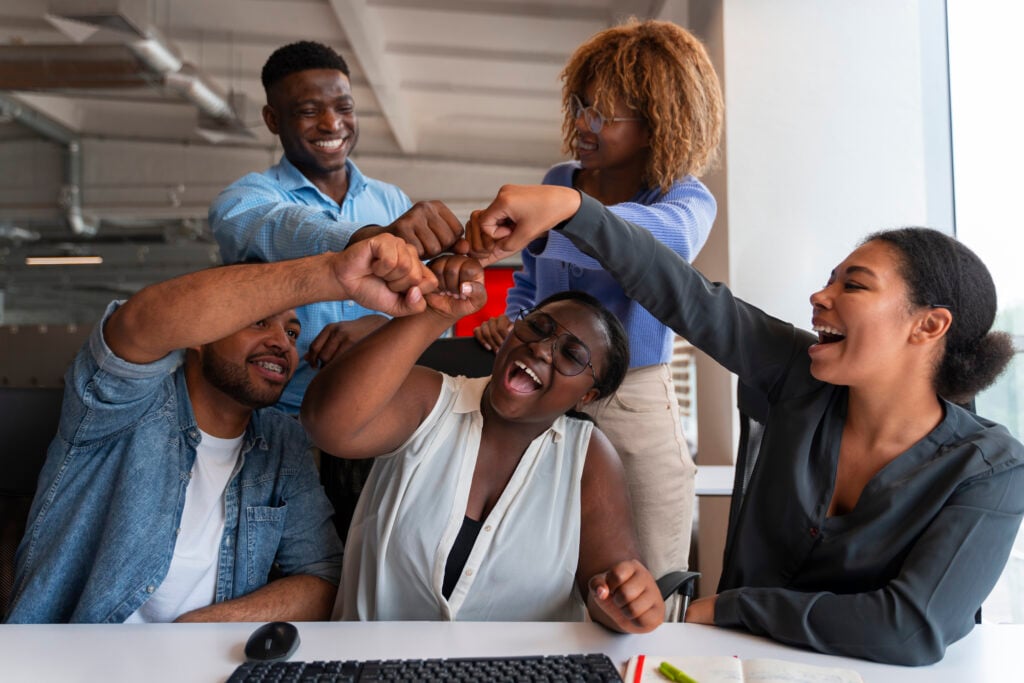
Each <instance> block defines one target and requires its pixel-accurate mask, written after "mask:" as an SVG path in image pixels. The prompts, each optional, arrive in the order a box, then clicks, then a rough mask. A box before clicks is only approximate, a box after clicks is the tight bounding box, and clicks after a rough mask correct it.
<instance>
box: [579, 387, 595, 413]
mask: <svg viewBox="0 0 1024 683" xmlns="http://www.w3.org/2000/svg"><path fill="white" fill-rule="evenodd" d="M599 393H601V392H599V391H598V390H597V387H591V388H590V389H588V390H587V393H585V394H583V396H581V397H580V400H578V401H576V410H583V406H585V405H587V404H588V403H591V402H592V401H593V400H594V399H596V398H597V395H598V394H599Z"/></svg>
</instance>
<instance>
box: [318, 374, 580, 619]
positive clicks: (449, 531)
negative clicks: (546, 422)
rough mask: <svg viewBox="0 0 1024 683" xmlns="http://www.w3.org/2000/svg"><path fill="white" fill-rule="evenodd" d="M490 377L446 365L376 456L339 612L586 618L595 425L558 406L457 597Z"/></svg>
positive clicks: (472, 558)
mask: <svg viewBox="0 0 1024 683" xmlns="http://www.w3.org/2000/svg"><path fill="white" fill-rule="evenodd" d="M488 381H490V378H489V377H481V378H473V379H467V378H465V377H449V376H447V375H446V376H445V377H444V382H443V385H442V388H441V393H440V395H439V396H438V399H437V403H436V404H435V405H434V408H433V409H432V410H431V412H430V414H429V415H428V416H427V418H426V419H425V420H424V421H423V423H422V424H421V425H420V426H419V427H418V428H417V429H416V431H415V432H414V433H413V435H412V436H411V437H409V439H408V441H406V442H405V444H403V445H402V446H401V447H399V448H398V449H397V450H396V451H394V452H393V453H389V454H387V455H383V456H380V457H378V458H377V459H376V462H375V463H374V466H373V469H372V470H371V472H370V476H369V478H368V480H367V482H366V486H365V487H364V488H363V492H362V495H361V496H360V498H359V503H358V505H357V506H356V510H355V514H354V518H353V521H352V525H351V527H350V528H349V533H348V542H347V543H346V547H345V560H344V568H343V570H342V580H341V585H342V588H341V589H340V590H339V592H338V600H337V603H336V604H335V607H334V618H336V619H337V618H341V619H345V620H371V621H372V620H447V621H454V620H456V619H458V620H460V621H582V620H584V619H585V618H586V608H585V605H584V603H583V601H582V599H581V598H580V596H579V592H578V591H577V589H576V581H575V577H576V566H577V564H578V561H579V545H580V482H581V479H582V476H583V464H584V461H585V460H586V453H587V446H588V444H589V443H590V433H591V430H592V429H593V425H592V424H591V423H590V422H587V421H584V420H577V419H573V418H568V417H565V416H562V417H559V418H558V419H557V420H555V423H554V424H553V425H552V426H551V427H550V428H549V429H548V430H547V431H545V432H544V433H543V434H541V435H540V436H538V437H537V438H536V439H534V440H533V442H532V443H531V444H530V446H529V447H528V448H527V449H526V452H525V453H524V454H523V457H522V460H520V462H519V465H518V466H517V467H516V470H515V472H514V473H513V475H512V478H511V480H510V481H509V483H508V486H507V487H506V488H505V490H504V491H503V492H502V494H501V496H500V498H499V499H498V502H497V503H496V504H495V506H494V509H492V510H491V512H490V514H488V515H487V518H486V519H484V520H483V525H482V527H481V529H480V534H479V535H478V536H477V539H476V542H475V543H474V545H473V549H472V551H471V552H470V554H469V558H468V559H467V560H466V565H465V567H463V569H462V574H461V575H460V576H459V580H458V582H457V583H456V584H455V588H454V590H453V591H452V594H451V598H450V599H445V598H444V596H443V595H442V593H441V585H442V583H443V581H444V571H445V564H446V563H447V561H448V554H449V553H450V552H451V549H452V545H453V544H454V543H455V538H456V536H458V533H459V529H460V528H461V527H462V522H463V518H464V517H465V514H466V505H467V503H468V500H469V487H470V484H471V482H472V480H473V470H474V467H475V465H476V459H477V452H478V450H479V447H480V434H481V429H482V427H483V416H482V414H481V412H480V399H481V396H482V395H483V392H484V389H485V387H486V386H487V383H488Z"/></svg>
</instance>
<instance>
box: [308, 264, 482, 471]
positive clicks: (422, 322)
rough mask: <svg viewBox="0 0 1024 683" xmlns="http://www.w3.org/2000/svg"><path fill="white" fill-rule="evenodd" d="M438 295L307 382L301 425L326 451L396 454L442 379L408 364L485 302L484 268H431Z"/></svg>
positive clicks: (349, 454) (426, 410) (428, 407)
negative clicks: (418, 310)
mask: <svg viewBox="0 0 1024 683" xmlns="http://www.w3.org/2000/svg"><path fill="white" fill-rule="evenodd" d="M430 267H431V269H432V270H433V272H434V273H435V275H436V277H437V279H438V287H439V292H435V293H433V294H430V295H428V296H427V303H428V306H427V308H426V310H425V311H423V312H422V313H419V314H417V315H413V316H409V317H407V318H398V319H395V320H391V321H389V322H388V323H386V324H385V325H384V326H382V327H380V328H379V329H377V330H376V331H375V332H373V333H372V334H370V335H369V336H367V337H365V338H364V339H363V340H361V341H360V342H358V343H357V344H356V345H355V346H353V347H352V348H351V349H349V350H348V351H346V352H345V353H343V354H341V355H340V356H338V357H336V358H334V359H333V360H331V361H330V362H329V363H328V364H327V365H326V366H325V367H324V368H323V369H322V370H321V371H320V372H319V373H318V374H317V376H316V377H315V378H314V379H313V381H312V382H310V384H309V387H308V388H307V389H306V395H305V398H304V399H303V401H302V412H301V417H302V424H303V426H304V427H306V429H307V431H308V432H309V434H310V436H311V437H312V439H313V441H314V442H315V443H316V444H317V445H318V446H319V447H320V448H322V449H324V450H325V451H327V452H329V453H332V454H334V455H337V456H341V457H346V458H369V457H374V456H377V455H381V454H382V453H388V452H390V451H392V450H394V449H396V448H398V447H399V446H400V445H402V443H404V442H405V440H406V439H408V438H409V436H411V435H412V433H413V432H414V431H415V430H416V428H417V427H418V426H419V425H420V423H421V422H423V420H424V419H425V418H426V416H427V415H428V414H429V412H430V410H431V408H433V406H434V403H435V402H436V401H437V396H438V393H439V392H440V389H441V381H442V379H441V375H440V374H439V373H437V372H434V371H433V370H429V369H427V368H423V367H417V366H416V365H415V363H416V360H417V359H418V358H419V357H420V356H421V355H422V354H423V352H424V351H425V350H426V348H427V347H428V346H429V345H430V343H431V342H433V341H434V340H435V339H437V338H438V337H439V336H440V335H441V334H442V333H443V332H444V331H445V330H447V329H448V328H449V327H451V326H452V324H453V323H454V322H455V321H456V320H458V319H459V318H460V317H462V316H463V315H468V314H470V313H473V312H475V311H478V310H480V307H481V306H483V304H484V301H485V300H486V293H485V290H484V287H483V268H482V267H481V266H480V264H479V263H477V262H476V261H475V260H473V259H469V258H466V257H461V256H449V257H442V258H441V259H438V260H436V261H434V262H432V263H431V264H430Z"/></svg>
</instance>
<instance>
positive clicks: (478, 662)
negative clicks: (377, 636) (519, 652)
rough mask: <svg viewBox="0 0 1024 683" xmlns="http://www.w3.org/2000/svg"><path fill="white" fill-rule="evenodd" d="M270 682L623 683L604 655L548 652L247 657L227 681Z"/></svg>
mask: <svg viewBox="0 0 1024 683" xmlns="http://www.w3.org/2000/svg"><path fill="white" fill-rule="evenodd" d="M269 681H281V682H282V683H285V682H286V681H325V682H326V681H332V682H334V683H357V682H360V683H362V682H365V681H444V682H445V683H462V682H465V683H476V682H477V681H488V682H490V681H514V682H516V683H518V682H519V681H547V682H549V683H555V682H556V681H572V682H573V683H575V682H576V681H580V682H581V683H582V682H584V681H586V682H587V683H590V682H593V683H621V681H622V679H621V678H620V677H619V671H618V669H617V668H616V666H615V665H614V664H613V663H612V660H610V659H609V658H608V657H607V656H606V655H603V654H591V655H548V656H546V657H540V656H538V657H477V658H459V659H456V658H452V659H386V660H366V661H340V660H338V661H330V662H247V663H245V664H242V665H241V666H240V667H238V668H237V669H235V672H234V673H233V674H231V678H229V679H228V683H243V682H252V683H256V682H269Z"/></svg>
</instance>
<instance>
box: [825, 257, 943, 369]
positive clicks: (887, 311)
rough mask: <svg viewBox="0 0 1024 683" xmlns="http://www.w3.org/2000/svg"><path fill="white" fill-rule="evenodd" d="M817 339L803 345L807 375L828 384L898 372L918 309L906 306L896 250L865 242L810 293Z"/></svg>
mask: <svg viewBox="0 0 1024 683" xmlns="http://www.w3.org/2000/svg"><path fill="white" fill-rule="evenodd" d="M811 306H812V307H813V317H812V320H811V323H812V325H813V327H814V331H815V332H817V333H818V343H817V344H814V345H812V346H811V347H810V348H809V349H808V353H809V354H810V357H811V374H812V375H813V376H814V377H815V378H816V379H819V380H821V381H824V382H828V383H830V384H835V385H840V386H850V387H859V386H860V387H872V386H877V385H880V384H882V383H891V382H892V381H893V379H894V378H897V379H898V378H899V377H901V376H904V374H905V373H906V372H907V368H908V367H916V366H915V365H914V364H912V363H909V362H908V361H909V359H910V354H911V351H912V350H913V347H912V341H913V339H914V335H915V330H918V328H919V327H920V326H921V323H922V319H923V315H924V314H923V313H922V312H917V311H914V310H912V306H911V304H910V301H909V298H908V290H907V285H906V282H905V281H904V279H903V277H902V275H901V272H900V268H899V260H898V257H897V253H896V251H895V250H894V249H893V247H891V246H889V245H888V244H886V243H885V242H882V241H878V240H875V241H871V242H867V243H866V244H864V245H862V246H861V247H859V248H858V249H857V250H856V251H854V252H853V253H851V254H850V255H849V256H848V257H847V258H846V260H845V261H843V262H842V263H840V264H839V265H838V266H837V267H836V269H835V270H834V271H833V272H832V275H831V277H830V278H829V281H828V284H826V285H825V287H823V288H822V289H821V290H819V291H817V292H815V293H814V294H812V295H811Z"/></svg>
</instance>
